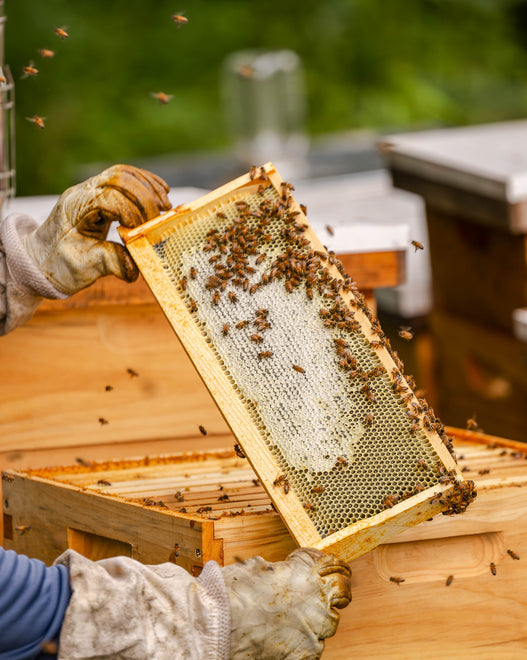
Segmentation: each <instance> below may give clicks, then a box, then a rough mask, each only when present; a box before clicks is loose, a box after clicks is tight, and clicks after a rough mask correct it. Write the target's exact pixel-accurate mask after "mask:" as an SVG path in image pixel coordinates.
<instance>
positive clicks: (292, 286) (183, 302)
mask: <svg viewBox="0 0 527 660" xmlns="http://www.w3.org/2000/svg"><path fill="white" fill-rule="evenodd" d="M290 190H291V186H290V185H289V184H285V183H284V182H283V181H282V180H281V179H280V177H279V175H278V174H277V173H276V171H275V170H274V168H273V167H272V165H267V166H265V167H262V168H260V169H259V170H258V171H256V169H254V171H252V172H251V173H250V174H249V175H247V176H245V177H241V178H240V179H237V180H236V181H234V182H232V183H231V184H227V186H224V187H223V188H220V189H219V190H217V191H214V192H213V193H210V194H209V195H207V196H205V197H204V198H202V199H200V200H198V201H197V202H196V203H194V204H192V205H188V206H186V207H183V208H178V209H176V210H175V211H173V212H171V213H170V212H169V213H168V214H164V215H163V216H160V217H159V218H157V219H154V220H153V221H151V222H149V223H146V224H145V225H143V226H142V227H139V228H138V229H136V230H130V231H127V230H123V231H122V234H123V237H124V240H125V242H126V244H127V246H128V248H129V249H130V251H131V253H132V255H133V256H134V258H135V260H136V262H137V263H138V265H139V267H140V269H141V270H142V272H143V275H144V276H145V279H146V280H147V282H148V283H149V285H150V287H151V288H152V290H153V292H154V294H155V295H156V297H157V298H158V301H159V302H160V304H161V306H162V308H163V310H164V311H165V313H166V314H167V316H168V318H169V320H170V321H171V323H172V325H173V327H174V329H175V330H176V332H177V333H178V335H179V337H180V339H181V340H182V343H183V344H184V346H185V348H186V350H187V351H188V353H189V355H190V357H191V359H192V360H193V362H194V364H195V366H196V367H197V369H198V371H199V372H200V374H201V376H202V378H203V379H204V381H205V383H206V385H207V387H208V388H209V390H210V391H211V393H212V395H213V396H214V398H215V399H216V402H217V403H218V405H219V407H220V409H221V410H222V413H223V414H224V416H225V418H226V420H227V422H228V423H229V424H230V426H231V428H232V429H233V431H234V433H235V435H236V437H237V438H238V439H239V440H240V443H241V444H242V445H243V448H244V450H245V451H246V453H247V456H248V458H249V460H250V461H251V463H252V464H253V467H254V468H255V469H256V471H257V472H258V474H259V476H260V478H261V480H262V483H263V485H264V487H265V488H266V489H267V491H268V492H269V494H270V496H271V497H272V499H273V501H274V503H275V505H276V506H277V507H278V508H279V510H280V512H281V513H282V515H283V516H284V520H285V522H286V524H287V525H288V527H289V529H290V531H291V532H292V534H293V536H294V537H295V538H296V540H297V541H298V542H299V543H301V544H303V545H311V546H318V547H322V548H325V549H331V550H333V551H334V552H338V553H340V554H341V556H343V557H345V558H347V559H351V558H352V557H353V556H357V555H358V554H361V553H362V552H365V551H367V550H368V549H370V548H371V547H373V546H374V545H376V544H377V543H379V542H380V540H381V539H382V538H384V537H385V536H386V535H389V534H393V533H397V531H399V529H400V528H401V526H405V525H412V524H416V523H418V522H420V520H423V519H426V518H427V517H430V515H433V514H434V513H437V512H438V511H440V510H442V509H450V511H451V512H459V511H461V510H464V508H465V507H466V505H467V504H468V502H469V501H470V499H471V497H472V492H471V487H470V485H467V484H466V483H465V482H464V480H463V479H462V477H461V475H460V472H459V471H458V470H457V468H456V464H455V461H454V460H453V459H452V457H451V456H450V454H449V453H448V450H447V448H448V447H449V439H448V436H447V435H446V433H445V432H444V429H443V427H442V425H441V423H440V422H439V420H437V418H435V416H434V414H433V412H432V411H431V410H430V409H429V408H428V406H427V405H426V402H425V401H424V400H423V399H417V398H416V397H415V396H414V395H413V393H412V391H411V388H410V387H409V385H408V382H407V381H405V379H404V378H403V376H402V374H401V371H400V369H401V368H402V364H401V363H400V361H399V360H398V358H397V356H396V354H395V353H394V352H393V351H391V349H390V346H389V342H388V341H387V339H386V338H385V337H384V334H383V333H382V330H381V328H380V326H379V324H378V322H377V321H376V320H375V319H373V318H372V316H371V314H370V312H369V310H368V308H367V306H366V304H365V303H364V300H363V298H362V296H361V295H360V294H359V293H358V291H357V288H356V284H355V283H354V282H353V280H352V279H351V278H350V277H349V276H347V275H345V274H344V272H343V271H342V268H341V266H340V264H339V263H338V261H337V260H336V258H335V257H334V255H333V254H331V253H327V251H326V250H325V249H324V247H323V246H322V245H321V244H320V241H319V240H318V238H317V237H316V235H315V234H314V232H313V231H312V230H311V228H310V227H309V224H308V223H307V221H306V219H305V216H304V214H303V213H302V211H301V209H300V207H299V206H298V204H297V203H296V202H295V200H294V199H293V198H292V196H291V194H290ZM443 443H444V444H443ZM445 445H446V447H445ZM442 491H445V492H444V493H443V496H438V495H437V493H438V492H439V493H440V492H442ZM373 531H374V532H375V533H373ZM351 535H353V540H351Z"/></svg>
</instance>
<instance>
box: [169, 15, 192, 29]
mask: <svg viewBox="0 0 527 660" xmlns="http://www.w3.org/2000/svg"><path fill="white" fill-rule="evenodd" d="M172 20H173V21H174V23H175V24H176V25H177V27H178V29H179V28H180V27H181V26H182V25H186V24H187V23H188V18H187V17H186V16H183V14H172Z"/></svg>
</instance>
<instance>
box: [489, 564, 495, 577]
mask: <svg viewBox="0 0 527 660" xmlns="http://www.w3.org/2000/svg"><path fill="white" fill-rule="evenodd" d="M490 572H491V573H492V575H496V564H495V563H494V562H493V561H491V562H490Z"/></svg>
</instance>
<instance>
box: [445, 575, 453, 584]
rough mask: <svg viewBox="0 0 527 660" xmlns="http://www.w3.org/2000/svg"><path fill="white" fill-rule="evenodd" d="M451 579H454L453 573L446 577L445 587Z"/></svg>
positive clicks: (450, 582)
mask: <svg viewBox="0 0 527 660" xmlns="http://www.w3.org/2000/svg"><path fill="white" fill-rule="evenodd" d="M453 580H454V576H453V575H449V576H448V577H447V579H446V582H445V586H446V587H449V586H450V585H451V584H452V581H453Z"/></svg>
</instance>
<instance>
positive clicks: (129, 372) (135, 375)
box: [126, 367, 139, 378]
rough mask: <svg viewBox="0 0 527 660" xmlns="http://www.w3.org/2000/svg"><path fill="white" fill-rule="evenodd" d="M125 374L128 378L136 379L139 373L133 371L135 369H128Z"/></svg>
mask: <svg viewBox="0 0 527 660" xmlns="http://www.w3.org/2000/svg"><path fill="white" fill-rule="evenodd" d="M126 373H127V374H128V375H129V376H130V378H137V377H138V376H139V373H138V372H137V371H135V369H131V368H130V367H128V369H127V370H126Z"/></svg>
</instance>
